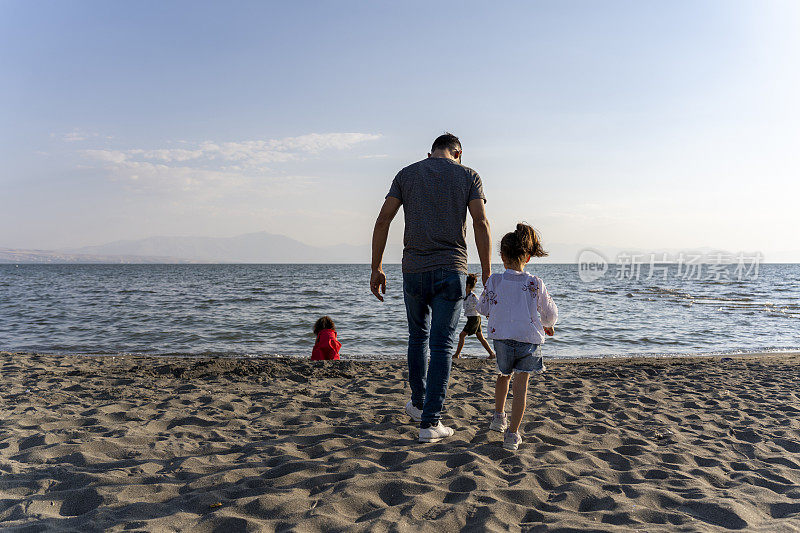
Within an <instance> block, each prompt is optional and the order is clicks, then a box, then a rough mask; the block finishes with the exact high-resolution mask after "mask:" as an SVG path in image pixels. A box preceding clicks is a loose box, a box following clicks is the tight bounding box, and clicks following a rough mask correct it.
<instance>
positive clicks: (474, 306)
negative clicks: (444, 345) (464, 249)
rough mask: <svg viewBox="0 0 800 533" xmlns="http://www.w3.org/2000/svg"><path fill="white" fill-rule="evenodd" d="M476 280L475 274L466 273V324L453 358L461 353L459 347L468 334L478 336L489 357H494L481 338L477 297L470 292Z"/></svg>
mask: <svg viewBox="0 0 800 533" xmlns="http://www.w3.org/2000/svg"><path fill="white" fill-rule="evenodd" d="M477 282H478V276H476V275H475V274H467V296H466V297H465V298H464V316H466V317H467V325H466V326H464V329H463V330H462V331H461V334H460V335H459V336H458V348H457V349H456V353H455V354H454V355H453V359H458V357H459V355H461V349H462V348H463V347H464V339H466V338H467V336H468V335H475V336H476V337H478V340H479V341H481V344H483V347H484V348H486V351H487V352H489V359H494V352H493V351H492V348H491V347H490V346H489V343H488V342H486V339H484V338H483V331H481V315H479V314H478V298H477V297H476V296H475V294H473V292H472V290H473V289H474V288H475V284H476V283H477Z"/></svg>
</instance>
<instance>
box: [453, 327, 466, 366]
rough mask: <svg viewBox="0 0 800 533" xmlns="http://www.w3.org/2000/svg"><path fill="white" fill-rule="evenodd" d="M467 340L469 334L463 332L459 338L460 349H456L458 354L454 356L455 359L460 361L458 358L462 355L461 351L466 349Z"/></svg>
mask: <svg viewBox="0 0 800 533" xmlns="http://www.w3.org/2000/svg"><path fill="white" fill-rule="evenodd" d="M466 338H467V334H466V333H464V332H463V331H462V332H461V333H460V334H459V336H458V348H456V353H455V355H453V359H458V356H459V355H461V349H462V348H463V347H464V339H466Z"/></svg>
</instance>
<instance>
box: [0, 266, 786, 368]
mask: <svg viewBox="0 0 800 533" xmlns="http://www.w3.org/2000/svg"><path fill="white" fill-rule="evenodd" d="M494 270H495V271H502V266H500V265H495V267H494ZM527 270H528V271H529V272H531V273H534V274H536V275H538V276H540V277H541V278H542V279H543V280H544V281H545V283H546V285H547V288H548V290H549V292H550V294H551V296H552V297H553V299H554V300H555V302H556V304H557V305H558V308H559V321H558V324H557V326H556V334H555V336H554V337H551V338H548V339H547V342H546V344H545V346H544V353H545V355H546V356H550V357H563V358H570V357H603V356H624V355H664V354H667V355H669V354H675V355H688V354H709V353H735V352H757V351H772V350H798V349H800V265H796V264H762V265H760V266H759V268H758V271H757V273H753V272H750V273H749V275H748V276H746V277H745V278H744V279H737V277H736V276H732V277H730V279H724V278H723V279H714V278H708V279H706V277H702V278H701V279H696V277H695V278H692V277H688V278H687V277H686V276H685V275H683V276H682V275H681V273H680V272H679V271H678V270H677V267H676V265H671V266H668V267H666V268H665V269H663V271H661V272H659V274H658V275H657V276H651V277H649V279H648V276H645V275H642V276H639V277H638V278H633V277H631V276H626V275H613V272H609V273H607V274H606V275H605V276H602V277H600V278H599V279H596V280H594V281H591V282H585V281H583V280H582V279H581V276H579V271H578V265H574V264H569V265H555V264H545V265H535V264H534V265H528V267H527ZM385 271H386V275H387V278H388V288H387V292H386V301H384V302H379V301H378V300H376V299H375V297H374V296H373V295H372V294H371V293H370V290H369V275H370V268H369V266H368V265H339V264H336V265H309V264H302V265H288V264H283V265H250V264H237V265H210V264H179V265H123V264H120V265H75V264H70V265H27V264H23V265H13V264H11V265H0V349H2V350H9V351H36V352H50V353H86V354H117V353H142V354H154V355H166V354H185V355H209V354H214V355H234V356H260V355H286V356H297V357H308V356H310V354H311V348H312V346H313V344H314V335H313V333H312V331H311V330H312V327H313V324H314V321H315V320H316V319H317V318H318V317H320V316H322V315H330V316H331V317H332V318H333V319H334V321H335V322H336V328H337V331H338V335H339V340H340V341H341V342H342V356H343V357H344V358H353V359H358V358H365V359H395V358H404V357H405V350H406V337H407V322H406V315H405V307H404V305H403V291H402V273H401V270H400V267H399V265H387V266H386V267H385ZM471 271H473V272H477V271H479V268H478V267H477V265H472V266H471ZM623 274H624V273H623ZM754 274H755V275H754ZM478 285H479V286H478V288H477V289H476V293H477V294H478V295H480V291H481V288H480V281H479V282H478ZM465 321H466V319H465V318H464V317H463V316H462V317H461V318H460V322H459V329H460V328H461V327H463V325H464V323H465ZM485 331H486V330H485V322H484V333H485ZM464 353H465V354H466V355H467V356H469V355H474V356H483V355H485V352H484V351H483V348H482V347H481V346H480V344H479V343H478V341H477V340H476V339H475V338H474V337H470V338H468V339H467V342H466V346H465V348H464Z"/></svg>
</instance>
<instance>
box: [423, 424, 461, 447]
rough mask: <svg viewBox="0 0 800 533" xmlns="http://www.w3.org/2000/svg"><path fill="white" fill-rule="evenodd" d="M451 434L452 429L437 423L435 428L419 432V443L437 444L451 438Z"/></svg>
mask: <svg viewBox="0 0 800 533" xmlns="http://www.w3.org/2000/svg"><path fill="white" fill-rule="evenodd" d="M453 433H455V431H453V428H449V427H447V426H445V425H442V423H441V422H437V424H436V425H435V426H431V427H429V428H425V429H420V430H419V441H420V442H439V441H440V440H442V439H444V438H446V437H452V436H453Z"/></svg>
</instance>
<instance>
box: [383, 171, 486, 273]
mask: <svg viewBox="0 0 800 533" xmlns="http://www.w3.org/2000/svg"><path fill="white" fill-rule="evenodd" d="M390 196H391V197H394V198H397V199H398V200H400V201H401V202H402V203H403V212H404V215H405V221H406V228H405V234H404V236H403V245H404V248H403V272H407V273H413V272H427V271H429V270H435V269H437V268H443V269H445V270H453V271H456V272H462V273H466V272H467V241H466V237H467V204H469V203H470V202H471V201H472V200H476V199H478V198H480V199H482V200H483V201H484V202H485V201H486V196H484V194H483V185H482V184H481V178H480V176H478V173H477V172H475V171H474V170H472V169H471V168H468V167H465V166H463V165H461V164H460V163H457V162H456V161H453V160H452V159H446V158H443V157H429V158H427V159H423V160H422V161H419V162H417V163H414V164H413V165H409V166H407V167H406V168H404V169H403V170H401V171H400V172H398V173H397V176H395V178H394V181H392V186H391V188H390V189H389V194H387V195H386V197H387V198H388V197H390Z"/></svg>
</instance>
